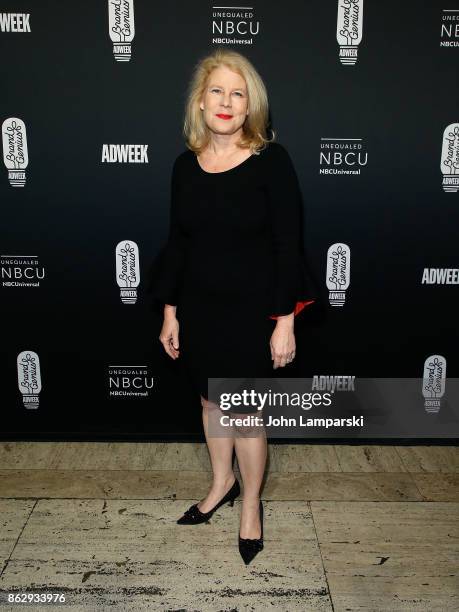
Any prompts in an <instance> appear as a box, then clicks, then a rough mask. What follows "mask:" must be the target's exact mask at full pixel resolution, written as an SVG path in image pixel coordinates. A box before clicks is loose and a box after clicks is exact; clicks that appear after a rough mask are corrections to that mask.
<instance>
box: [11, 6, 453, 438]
mask: <svg viewBox="0 0 459 612" xmlns="http://www.w3.org/2000/svg"><path fill="white" fill-rule="evenodd" d="M249 4H250V6H245V7H238V6H235V7H233V6H226V7H225V6H223V7H222V6H214V5H213V4H212V3H211V2H205V1H202V0H200V1H197V0H195V1H190V0H169V1H168V2H165V3H161V2H150V1H148V0H109V1H108V2H106V1H105V2H104V1H102V0H81V1H80V2H79V3H78V4H75V3H73V2H65V1H62V0H53V1H50V0H47V1H42V2H40V3H36V2H32V1H30V0H29V1H20V0H15V1H14V2H13V1H6V0H4V2H3V3H2V6H1V9H0V10H1V12H0V42H1V54H2V59H3V61H2V62H1V68H0V70H1V83H2V94H1V98H0V113H1V116H0V122H1V124H2V146H3V162H4V165H3V172H1V173H0V195H1V203H2V210H1V219H2V223H1V249H0V250H1V253H0V255H1V261H0V266H1V302H2V306H3V308H2V311H3V314H2V319H1V321H2V335H1V338H2V339H1V375H2V385H1V399H2V430H3V437H4V438H8V437H10V438H11V439H13V438H15V437H21V436H22V437H29V438H33V437H35V438H40V437H41V438H51V439H52V438H53V437H54V438H56V439H58V438H59V437H63V436H64V437H68V438H71V437H72V436H77V435H78V436H80V437H88V438H94V437H97V436H100V437H104V438H107V439H110V438H113V439H115V438H119V437H124V438H126V439H129V438H135V437H146V438H155V437H156V438H176V439H178V438H181V439H183V438H187V437H192V436H195V435H199V434H200V433H201V432H202V423H201V405H200V401H199V397H198V396H196V394H195V393H194V391H193V389H192V387H191V385H190V383H189V381H188V379H187V377H186V375H185V373H184V372H182V371H181V368H180V365H179V360H177V361H176V362H173V361H172V360H171V359H170V358H169V357H168V356H167V355H166V354H165V353H164V352H163V350H162V347H161V345H160V343H159V340H158V336H159V332H160V328H161V318H160V316H159V314H158V312H157V311H156V310H155V308H154V306H153V303H152V300H151V295H150V294H149V291H148V290H149V282H150V280H151V278H152V277H153V271H154V266H153V265H152V264H153V262H154V261H155V258H157V256H158V253H160V252H161V249H162V247H163V246H164V243H165V240H166V237H167V231H168V220H169V196H170V193H169V188H170V175H171V169H172V164H173V162H174V159H175V158H176V156H177V155H178V154H179V153H180V152H181V151H183V150H185V144H184V141H183V137H182V121H183V111H184V102H185V94H186V88H187V85H188V82H189V78H190V76H191V72H192V69H193V67H194V65H195V64H196V62H197V61H198V60H199V59H200V58H202V57H203V56H205V55H206V54H207V53H209V52H210V51H211V50H213V49H214V48H215V47H217V46H223V47H228V48H232V49H235V50H238V51H240V52H241V53H243V54H245V55H246V56H247V57H248V58H249V59H250V60H251V61H252V62H253V63H254V65H255V66H256V68H257V69H258V71H259V72H260V74H261V75H262V77H263V79H264V80H265V83H266V85H267V88H268V93H269V100H270V110H271V120H272V127H273V128H274V130H275V131H276V134H277V139H278V141H279V142H281V143H282V144H283V145H284V146H285V147H286V148H287V150H288V151H289V153H290V155H291V157H292V159H293V161H294V164H295V167H296V169H297V173H298V176H299V179H300V182H301V187H302V191H303V196H304V205H305V221H304V224H305V226H304V236H305V247H306V256H307V260H308V262H309V265H310V271H311V276H312V277H313V278H314V279H315V282H316V284H317V287H316V290H317V295H318V298H319V299H318V300H317V301H316V303H315V304H314V305H313V306H311V307H308V308H306V309H305V310H304V311H303V312H302V313H301V314H300V315H299V317H298V321H300V317H301V325H300V324H298V332H297V335H298V337H297V346H298V349H297V359H296V363H295V364H294V369H292V368H290V369H289V376H295V377H309V378H311V379H312V380H313V381H314V383H315V389H316V390H318V391H322V392H325V391H329V392H334V391H342V392H343V393H346V392H347V393H351V394H352V393H356V391H355V390H356V389H357V388H358V383H359V380H362V379H364V378H365V379H374V380H377V379H382V378H386V379H392V380H397V381H399V382H400V381H403V379H406V381H407V385H408V387H406V388H409V389H414V391H412V392H411V391H410V393H409V394H408V395H409V400H408V401H407V402H405V400H403V401H402V398H401V396H398V399H397V396H395V398H394V397H392V399H391V401H390V402H387V403H386V404H384V403H382V404H381V403H375V404H374V405H373V404H372V402H371V400H370V401H369V402H367V403H366V404H364V403H362V404H361V405H360V406H359V411H358V414H362V415H364V416H365V425H364V426H363V427H358V426H356V427H353V428H350V429H349V428H348V429H333V428H332V429H327V428H325V427H322V428H321V427H317V428H314V427H311V428H310V429H309V430H308V431H307V433H306V430H305V433H304V436H305V437H308V436H309V437H314V436H319V437H320V436H323V437H327V436H330V435H331V432H333V435H334V436H335V437H337V436H340V435H343V436H345V437H347V438H377V437H414V438H454V437H457V434H458V426H457V425H458V408H457V402H456V401H455V399H457V378H455V377H457V376H458V371H459V370H458V365H459V364H458V352H459V351H458V333H457V332H458V324H457V321H458V316H457V308H458V306H457V301H456V300H457V297H458V283H459V269H458V268H459V266H458V256H457V244H458V235H459V193H458V191H459V104H458V99H459V97H458V94H459V82H458V78H457V73H458V60H459V4H457V2H449V3H446V2H445V3H443V2H439V0H424V1H420V0H404V2H398V1H396V0H384V1H383V0H326V1H323V2H317V1H313V0H285V1H283V2H278V1H277V0H269V1H268V0H263V1H256V2H251V3H249ZM241 350H242V349H241ZM281 370H282V369H281ZM285 375H286V374H285V372H280V371H279V370H277V371H276V373H275V374H273V376H278V377H280V378H282V377H285ZM414 380H419V385H418V386H416V385H414V387H411V386H410V384H411V383H412V382H413V381H414ZM376 405H377V406H378V408H377V409H376V408H375V406H376ZM379 406H383V407H382V408H380V407H379ZM312 412H315V414H314V415H313V414H312ZM312 412H311V411H309V413H308V416H309V417H312V416H315V417H318V416H322V417H325V416H327V410H326V409H325V408H323V407H322V408H320V409H317V410H315V411H314V410H313V411H312ZM338 416H339V415H338ZM341 416H344V415H341ZM345 416H349V415H348V414H346V415H345Z"/></svg>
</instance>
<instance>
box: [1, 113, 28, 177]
mask: <svg viewBox="0 0 459 612" xmlns="http://www.w3.org/2000/svg"><path fill="white" fill-rule="evenodd" d="M2 143H3V163H4V164H5V166H6V168H7V170H8V180H9V181H10V185H11V186H12V187H24V185H25V183H26V173H25V169H26V168H27V166H28V165H29V154H28V151H27V135H26V126H25V123H24V121H23V120H22V119H19V118H18V117H9V118H8V119H5V121H4V122H3V123H2Z"/></svg>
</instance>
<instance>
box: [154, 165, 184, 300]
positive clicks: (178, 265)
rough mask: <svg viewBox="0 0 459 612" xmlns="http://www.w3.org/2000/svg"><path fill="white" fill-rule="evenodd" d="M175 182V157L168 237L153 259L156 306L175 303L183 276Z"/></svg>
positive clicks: (177, 179) (182, 252)
mask: <svg viewBox="0 0 459 612" xmlns="http://www.w3.org/2000/svg"><path fill="white" fill-rule="evenodd" d="M178 185H179V172H178V163H177V160H175V162H174V166H173V169H172V176H171V183H170V207H169V234H168V239H167V242H166V244H165V246H163V247H162V249H161V250H160V252H159V254H158V256H157V258H156V259H155V261H154V263H153V273H152V282H151V293H152V296H153V300H154V302H155V304H156V306H158V305H161V306H163V305H164V304H170V305H172V306H176V305H177V302H178V296H179V290H180V287H181V283H182V278H183V272H184V266H185V255H186V235H185V234H184V232H183V230H182V228H181V227H180V224H179V220H178V204H179V199H178Z"/></svg>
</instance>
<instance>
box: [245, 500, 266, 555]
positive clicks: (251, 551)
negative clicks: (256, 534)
mask: <svg viewBox="0 0 459 612" xmlns="http://www.w3.org/2000/svg"><path fill="white" fill-rule="evenodd" d="M260 522H261V537H260V538H258V539H255V540H251V539H250V538H241V535H240V532H239V552H240V553H241V557H242V558H243V560H244V563H245V564H246V565H248V564H249V563H250V562H251V561H252V559H253V558H254V557H255V555H257V554H258V553H259V552H260V550H263V504H262V503H261V499H260Z"/></svg>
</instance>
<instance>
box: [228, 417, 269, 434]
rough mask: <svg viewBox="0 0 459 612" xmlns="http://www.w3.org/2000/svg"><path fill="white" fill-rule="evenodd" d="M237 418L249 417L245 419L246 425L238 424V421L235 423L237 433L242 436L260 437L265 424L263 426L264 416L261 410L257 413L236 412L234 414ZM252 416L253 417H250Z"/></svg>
mask: <svg viewBox="0 0 459 612" xmlns="http://www.w3.org/2000/svg"><path fill="white" fill-rule="evenodd" d="M232 416H234V417H236V418H241V419H244V420H245V419H247V420H246V421H245V423H246V424H245V425H237V424H236V423H234V425H233V426H234V429H235V430H236V432H237V434H239V435H240V437H241V438H245V437H248V438H253V437H258V436H261V435H262V433H263V430H264V426H263V417H262V416H261V413H260V412H257V413H253V412H251V413H249V414H240V413H237V414H234V415H232ZM250 417H252V418H250Z"/></svg>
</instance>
